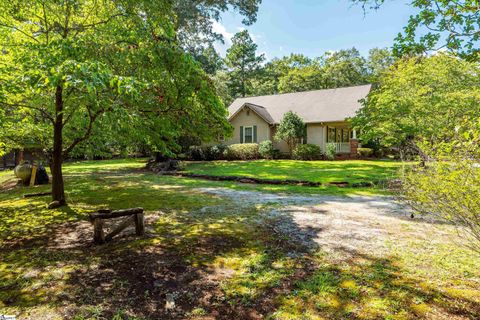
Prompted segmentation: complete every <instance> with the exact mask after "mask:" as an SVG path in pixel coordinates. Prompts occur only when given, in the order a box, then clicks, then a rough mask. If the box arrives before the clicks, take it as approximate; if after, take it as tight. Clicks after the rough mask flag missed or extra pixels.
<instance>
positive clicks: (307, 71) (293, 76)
mask: <svg viewBox="0 0 480 320" xmlns="http://www.w3.org/2000/svg"><path fill="white" fill-rule="evenodd" d="M323 85H324V72H323V70H322V69H321V67H320V66H319V65H318V64H316V63H314V64H310V65H308V66H302V67H300V68H293V69H291V70H289V71H288V73H287V74H286V75H284V76H282V77H281V78H280V81H279V83H278V91H279V92H281V93H289V92H301V91H309V90H318V89H322V88H323Z"/></svg>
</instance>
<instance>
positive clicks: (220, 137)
mask: <svg viewBox="0 0 480 320" xmlns="http://www.w3.org/2000/svg"><path fill="white" fill-rule="evenodd" d="M218 141H222V142H223V141H225V136H224V135H223V134H219V135H218Z"/></svg>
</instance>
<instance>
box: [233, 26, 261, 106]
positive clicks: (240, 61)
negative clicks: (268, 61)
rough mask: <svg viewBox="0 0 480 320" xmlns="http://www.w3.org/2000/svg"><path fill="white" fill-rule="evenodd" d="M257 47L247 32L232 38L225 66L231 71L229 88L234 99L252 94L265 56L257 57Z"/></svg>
mask: <svg viewBox="0 0 480 320" xmlns="http://www.w3.org/2000/svg"><path fill="white" fill-rule="evenodd" d="M256 51H257V45H256V44H255V42H253V40H252V38H250V35H249V34H248V31H247V30H244V31H241V32H239V33H237V34H235V36H234V37H233V38H232V46H231V47H230V48H229V49H228V50H227V56H226V57H225V64H226V65H227V67H228V68H229V70H230V74H229V76H230V80H229V82H228V86H229V88H230V93H231V95H232V96H233V97H245V96H247V95H248V94H250V93H251V92H252V90H253V89H252V81H253V79H254V78H255V77H256V75H257V74H258V72H259V69H260V64H261V63H262V62H263V61H264V60H265V57H264V55H260V56H257V55H256Z"/></svg>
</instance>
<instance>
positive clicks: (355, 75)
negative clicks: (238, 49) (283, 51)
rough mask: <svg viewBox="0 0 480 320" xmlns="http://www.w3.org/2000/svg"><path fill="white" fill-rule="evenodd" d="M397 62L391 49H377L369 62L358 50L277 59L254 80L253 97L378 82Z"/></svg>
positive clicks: (371, 52)
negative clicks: (312, 57) (381, 75)
mask: <svg viewBox="0 0 480 320" xmlns="http://www.w3.org/2000/svg"><path fill="white" fill-rule="evenodd" d="M394 61H395V59H394V57H393V56H392V53H391V52H390V50H389V49H386V48H383V49H381V48H374V49H372V50H370V52H369V56H368V58H364V57H362V56H361V55H360V53H359V51H358V50H357V49H355V48H351V49H344V50H339V51H336V52H327V53H325V54H323V55H321V56H319V57H317V58H314V59H310V58H308V57H306V56H304V55H302V54H291V55H289V56H285V57H283V58H275V59H273V60H272V61H270V62H268V63H266V64H265V66H264V67H263V68H261V70H260V72H259V73H258V74H257V75H256V77H254V78H253V87H254V88H253V92H252V94H253V95H269V94H277V93H289V92H300V91H309V90H319V89H329V88H337V87H345V86H354V85H360V84H365V83H368V82H376V81H377V79H378V77H379V75H380V74H382V73H383V72H384V71H385V70H387V69H388V68H389V67H390V66H391V65H392V64H393V63H394Z"/></svg>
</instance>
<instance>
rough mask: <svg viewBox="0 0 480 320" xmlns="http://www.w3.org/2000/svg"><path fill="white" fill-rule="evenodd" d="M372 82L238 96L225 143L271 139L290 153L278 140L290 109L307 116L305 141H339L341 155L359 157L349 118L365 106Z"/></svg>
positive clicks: (305, 117)
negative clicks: (277, 135) (363, 103)
mask: <svg viewBox="0 0 480 320" xmlns="http://www.w3.org/2000/svg"><path fill="white" fill-rule="evenodd" d="M370 89H371V85H362V86H355V87H346V88H337V89H325V90H315V91H307V92H298V93H285V94H278V95H270V96H260V97H249V98H239V99H236V100H235V101H234V102H233V103H232V104H231V105H230V107H229V108H228V111H229V118H228V119H229V121H230V123H231V124H232V126H233V128H234V131H233V136H232V137H231V138H230V139H228V140H226V141H224V144H226V145H230V144H235V143H252V142H256V143H260V142H262V141H265V140H271V141H273V143H274V146H275V148H276V149H279V150H280V152H282V153H288V152H289V149H288V146H287V144H286V142H284V141H275V140H274V138H273V137H274V136H275V130H276V128H277V126H278V124H279V123H280V121H281V120H282V118H283V115H284V114H285V113H286V112H288V111H293V112H295V113H297V114H298V115H299V116H300V117H302V118H303V121H304V122H305V123H306V126H307V137H306V141H304V143H311V144H316V145H318V146H320V148H321V150H322V151H325V146H326V144H327V143H335V146H336V150H337V153H338V154H343V155H346V156H348V155H352V156H356V154H357V147H358V141H357V137H356V132H355V131H354V130H351V128H350V125H349V122H348V120H347V119H348V118H350V117H353V116H354V115H355V113H356V111H357V110H359V109H360V108H361V103H360V102H359V100H361V99H364V98H366V96H367V95H368V93H369V92H370Z"/></svg>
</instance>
